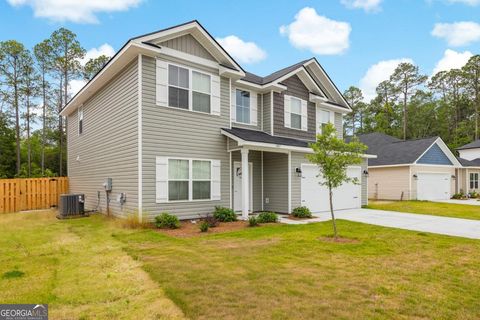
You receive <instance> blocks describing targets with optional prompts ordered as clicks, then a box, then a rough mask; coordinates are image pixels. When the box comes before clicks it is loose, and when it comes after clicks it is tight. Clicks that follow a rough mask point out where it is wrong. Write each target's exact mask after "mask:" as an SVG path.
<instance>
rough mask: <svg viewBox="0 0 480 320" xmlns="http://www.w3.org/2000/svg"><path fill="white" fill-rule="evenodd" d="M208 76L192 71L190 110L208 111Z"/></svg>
mask: <svg viewBox="0 0 480 320" xmlns="http://www.w3.org/2000/svg"><path fill="white" fill-rule="evenodd" d="M210 81H211V80H210V76H209V75H208V74H205V73H200V72H198V71H192V110H194V111H199V112H206V113H210V92H211V91H210V90H211V88H210Z"/></svg>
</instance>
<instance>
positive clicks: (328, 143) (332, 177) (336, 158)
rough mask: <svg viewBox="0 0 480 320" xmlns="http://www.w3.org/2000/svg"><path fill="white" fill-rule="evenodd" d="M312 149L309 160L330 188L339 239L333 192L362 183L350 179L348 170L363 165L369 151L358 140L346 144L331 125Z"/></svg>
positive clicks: (324, 130)
mask: <svg viewBox="0 0 480 320" xmlns="http://www.w3.org/2000/svg"><path fill="white" fill-rule="evenodd" d="M310 148H312V150H313V154H309V155H307V158H308V160H309V161H310V162H311V163H313V164H316V165H317V166H318V168H319V171H320V173H319V174H318V177H320V178H321V179H322V180H321V182H319V183H320V184H321V185H323V186H326V187H327V188H328V193H329V200H330V214H331V215H332V223H333V235H334V237H335V239H337V225H336V222H335V214H334V213H333V197H332V196H333V190H334V189H335V188H338V187H339V186H341V185H342V184H343V183H348V182H352V183H355V184H359V183H360V182H359V181H358V179H356V178H350V177H349V176H348V175H347V168H348V166H350V165H354V164H360V163H362V157H361V156H362V154H363V153H365V151H366V150H367V146H365V145H364V144H362V143H360V142H359V141H358V140H357V139H356V138H354V139H353V140H352V141H351V142H348V143H347V142H345V141H344V140H343V139H341V138H339V137H338V136H337V132H336V129H335V127H334V126H333V124H331V123H329V124H327V125H324V126H323V127H322V133H321V134H318V135H317V142H315V143H311V144H310Z"/></svg>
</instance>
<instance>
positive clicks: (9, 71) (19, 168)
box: [0, 28, 109, 178]
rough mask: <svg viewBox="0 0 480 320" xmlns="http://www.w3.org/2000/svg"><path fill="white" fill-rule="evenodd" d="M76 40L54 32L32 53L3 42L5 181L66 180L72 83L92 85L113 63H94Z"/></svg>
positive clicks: (0, 106) (1, 171)
mask: <svg viewBox="0 0 480 320" xmlns="http://www.w3.org/2000/svg"><path fill="white" fill-rule="evenodd" d="M85 54H86V50H85V49H84V48H83V47H82V46H81V44H80V42H79V41H78V39H77V36H76V34H75V33H73V32H72V31H70V30H68V29H66V28H60V29H58V30H56V31H54V32H53V33H52V34H51V36H50V37H49V38H48V39H45V40H43V41H41V42H40V43H38V44H36V45H35V46H34V47H33V48H32V49H31V50H30V49H28V48H26V47H25V46H24V45H23V44H22V43H20V42H18V41H16V40H7V41H2V42H0V178H13V177H46V176H63V175H66V174H67V172H66V137H65V126H66V124H65V121H64V118H63V117H62V116H60V114H59V112H60V110H61V109H62V108H63V107H64V106H65V105H66V103H67V102H68V101H69V99H70V98H71V96H72V92H71V89H70V86H71V82H72V80H75V79H84V80H87V81H88V80H89V79H91V78H92V77H93V76H94V75H95V74H96V73H97V72H98V71H99V70H100V69H101V68H102V67H103V66H104V65H105V63H106V62H107V61H108V60H109V57H107V56H104V55H102V56H99V57H97V58H93V59H89V60H88V61H87V62H86V63H85V64H82V63H81V61H82V59H84V57H85Z"/></svg>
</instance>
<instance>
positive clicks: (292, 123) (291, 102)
mask: <svg viewBox="0 0 480 320" xmlns="http://www.w3.org/2000/svg"><path fill="white" fill-rule="evenodd" d="M283 106H284V122H285V127H287V128H290V129H296V130H303V131H307V130H308V123H307V122H308V114H307V113H308V110H307V101H305V100H302V99H300V98H297V97H293V96H289V95H284V104H283Z"/></svg>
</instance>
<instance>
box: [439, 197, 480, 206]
mask: <svg viewBox="0 0 480 320" xmlns="http://www.w3.org/2000/svg"><path fill="white" fill-rule="evenodd" d="M433 202H443V203H453V204H468V205H470V206H480V201H478V199H468V200H456V199H448V200H435V201H433Z"/></svg>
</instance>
